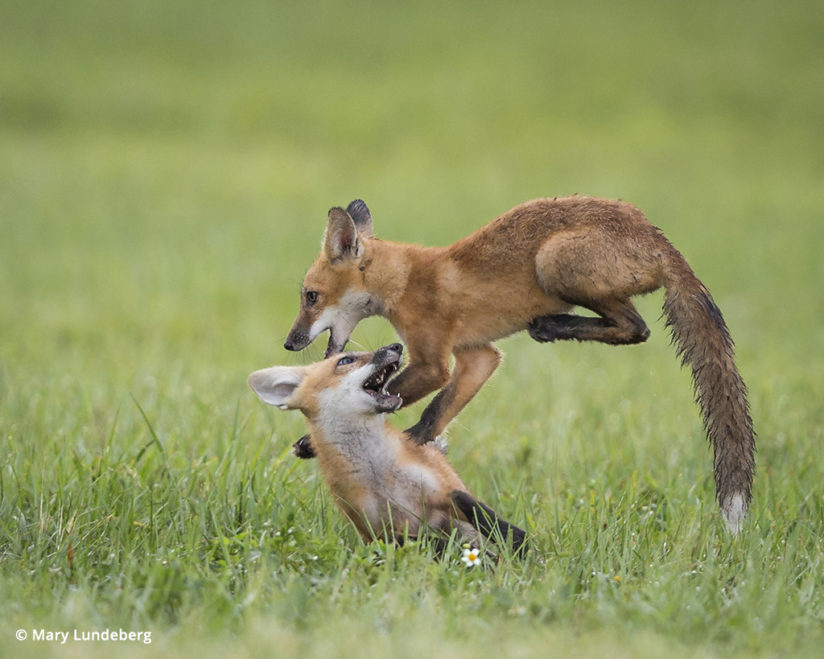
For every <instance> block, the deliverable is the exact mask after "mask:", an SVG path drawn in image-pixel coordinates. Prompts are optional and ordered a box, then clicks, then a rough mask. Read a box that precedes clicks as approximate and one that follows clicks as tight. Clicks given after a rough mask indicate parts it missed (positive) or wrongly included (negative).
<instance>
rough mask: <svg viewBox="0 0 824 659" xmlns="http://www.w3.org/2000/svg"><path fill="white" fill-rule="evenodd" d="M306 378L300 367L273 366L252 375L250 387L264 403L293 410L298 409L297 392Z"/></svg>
mask: <svg viewBox="0 0 824 659" xmlns="http://www.w3.org/2000/svg"><path fill="white" fill-rule="evenodd" d="M305 376H306V371H305V370H304V369H303V368H302V367H300V366H272V367H271V368H263V369H261V370H259V371H255V372H254V373H252V374H251V375H250V376H249V386H250V387H251V388H252V391H254V392H255V393H256V394H257V395H258V397H259V398H260V399H261V400H262V401H263V402H264V403H267V404H269V405H277V406H278V407H279V408H280V409H282V410H291V409H295V408H296V407H297V401H296V400H295V390H296V389H297V388H298V387H299V386H300V383H301V382H303V378H304V377H305Z"/></svg>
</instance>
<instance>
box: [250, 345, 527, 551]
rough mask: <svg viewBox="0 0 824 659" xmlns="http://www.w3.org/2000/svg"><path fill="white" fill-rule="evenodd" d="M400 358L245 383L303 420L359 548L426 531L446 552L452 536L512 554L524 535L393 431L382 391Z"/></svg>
mask: <svg viewBox="0 0 824 659" xmlns="http://www.w3.org/2000/svg"><path fill="white" fill-rule="evenodd" d="M402 353H403V346H402V345H400V344H397V343H395V344H392V345H388V346H384V347H383V348H380V349H379V350H376V351H375V352H347V353H343V354H337V355H335V356H332V357H329V358H327V359H325V360H323V361H320V362H316V363H314V364H311V365H309V366H273V367H270V368H264V369H261V370H258V371H255V372H254V373H252V374H251V375H249V378H248V382H249V386H250V387H251V388H252V390H253V391H254V392H255V393H256V394H257V395H258V397H259V398H260V399H261V400H262V401H263V402H264V403H267V404H269V405H274V406H277V407H278V408H280V409H282V410H300V411H301V412H302V413H303V415H304V416H305V417H306V419H307V421H308V425H309V427H310V430H311V436H312V446H313V448H314V450H315V452H316V454H317V458H318V461H319V463H320V468H321V472H322V474H323V476H324V479H325V481H326V484H327V485H328V487H329V490H330V491H331V492H332V495H333V496H334V499H335V502H336V503H337V505H338V507H339V508H340V510H341V511H342V512H343V514H344V515H345V516H346V517H347V518H348V519H349V520H350V521H351V522H352V523H353V524H354V526H355V528H356V529H357V531H358V533H359V534H360V536H361V538H362V539H363V541H364V542H365V543H369V542H370V541H371V540H373V539H380V540H384V541H385V542H387V543H394V544H402V543H403V542H404V541H405V540H407V539H415V538H417V537H418V536H419V534H420V533H421V532H422V531H424V529H428V530H430V531H434V535H433V536H432V539H433V542H434V544H435V546H436V548H438V547H440V549H441V550H443V549H444V548H445V545H444V544H443V543H444V542H445V540H444V538H445V537H446V536H448V535H449V534H450V533H451V532H452V531H453V530H455V531H457V533H458V535H459V536H460V537H461V538H462V539H463V540H466V541H469V542H474V541H476V540H478V539H479V534H480V535H482V536H484V537H485V538H487V539H492V540H504V541H506V540H510V541H511V544H512V549H513V552H514V553H516V554H517V552H519V551H520V550H521V549H522V548H523V547H525V541H526V532H525V531H523V530H522V529H520V528H518V527H517V526H515V525H513V524H510V523H509V522H507V521H505V520H503V519H501V518H500V517H499V516H498V515H497V514H496V513H495V512H494V511H493V510H492V509H491V508H490V507H489V506H487V505H485V504H483V503H481V502H480V501H477V500H476V499H475V498H474V497H473V496H472V494H471V493H470V492H469V490H468V489H467V488H466V486H465V485H464V483H463V481H461V479H460V477H459V476H458V474H457V473H456V472H455V470H454V469H453V468H452V466H451V465H450V464H449V462H448V460H447V459H446V456H445V455H444V454H443V453H442V452H441V451H440V450H439V449H438V448H436V447H435V446H434V445H433V444H419V443H417V442H415V441H413V440H412V439H410V438H409V436H408V435H406V434H405V433H403V432H401V431H399V430H397V429H395V428H393V427H392V426H390V425H389V423H388V421H387V419H386V416H387V414H389V413H391V412H394V411H395V410H397V409H398V408H400V407H401V405H402V403H403V401H402V399H401V398H400V396H398V394H393V393H389V392H388V391H387V390H386V385H387V384H388V382H389V379H390V377H391V376H392V374H394V373H395V372H396V371H397V370H398V368H399V366H400V362H401V359H402ZM439 542H440V543H442V544H440V545H439Z"/></svg>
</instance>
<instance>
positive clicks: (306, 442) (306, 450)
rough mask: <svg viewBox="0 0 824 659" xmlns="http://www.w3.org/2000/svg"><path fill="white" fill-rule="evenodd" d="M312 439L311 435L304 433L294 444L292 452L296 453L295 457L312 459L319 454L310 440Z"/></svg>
mask: <svg viewBox="0 0 824 659" xmlns="http://www.w3.org/2000/svg"><path fill="white" fill-rule="evenodd" d="M311 439H312V438H311V437H310V436H309V435H304V436H303V437H301V438H300V439H299V440H298V441H296V442H295V443H294V444H292V453H294V455H295V457H298V458H300V459H301V460H311V459H312V458H314V457H316V456H317V454H316V453H315V449H314V448H313V447H312V444H311V442H310V440H311Z"/></svg>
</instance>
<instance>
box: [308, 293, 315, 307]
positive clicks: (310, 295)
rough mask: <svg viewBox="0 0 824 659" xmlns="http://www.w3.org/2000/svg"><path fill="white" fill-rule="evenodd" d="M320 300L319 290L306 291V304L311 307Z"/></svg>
mask: <svg viewBox="0 0 824 659" xmlns="http://www.w3.org/2000/svg"><path fill="white" fill-rule="evenodd" d="M317 301H318V292H317V291H306V304H308V305H309V306H310V307H311V306H312V305H313V304H314V303H315V302H317Z"/></svg>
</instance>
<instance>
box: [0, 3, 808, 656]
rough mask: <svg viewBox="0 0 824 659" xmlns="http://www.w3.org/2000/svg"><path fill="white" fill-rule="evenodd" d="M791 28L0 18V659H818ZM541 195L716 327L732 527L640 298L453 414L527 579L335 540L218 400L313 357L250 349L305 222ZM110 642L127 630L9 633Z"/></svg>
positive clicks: (398, 17) (209, 16) (536, 9)
mask: <svg viewBox="0 0 824 659" xmlns="http://www.w3.org/2000/svg"><path fill="white" fill-rule="evenodd" d="M822 31H824V8H822V6H821V5H820V3H818V4H816V3H805V2H788V3H783V4H782V5H781V7H780V8H779V7H777V6H775V5H774V4H773V3H767V2H750V3H738V2H730V3H711V2H704V1H703V0H702V1H699V2H697V3H688V4H684V5H683V6H682V5H677V4H672V3H653V2H642V1H638V2H631V3H622V4H621V5H620V8H618V7H615V8H610V7H609V6H605V5H604V4H603V3H595V2H579V3H551V4H550V3H544V2H535V3H517V4H515V5H511V6H506V5H505V4H504V3H483V2H482V3H414V4H413V5H412V6H404V7H401V6H397V7H389V6H388V5H385V4H378V3H375V4H373V3H367V2H355V3H341V4H338V3H331V2H310V3H304V4H303V5H301V7H300V8H297V6H291V5H286V3H266V2H259V3H255V2H251V1H250V2H241V3H222V4H218V3H215V4H214V5H212V4H206V3H195V2H174V3H169V2H159V1H154V0H151V1H149V2H142V3H114V4H113V3H102V4H101V3H92V2H73V3H47V2H39V1H32V2H26V3H12V2H9V1H0V61H2V66H0V593H2V597H0V620H2V622H0V655H2V656H43V655H46V656H60V657H63V656H111V655H112V654H114V653H116V654H117V655H123V656H146V654H147V653H152V655H154V656H161V655H163V656H184V655H185V656H190V655H192V654H194V653H195V652H196V653H198V655H199V656H201V657H204V658H207V657H217V656H227V655H228V656H236V657H247V656H248V657H252V656H261V655H262V654H277V655H278V656H299V655H300V656H303V655H307V656H355V655H357V656H367V657H371V656H413V655H414V656H431V655H438V656H441V655H442V656H456V657H463V656H466V657H476V656H486V655H490V654H494V653H500V654H503V655H505V656H514V657H517V656H537V655H540V656H545V655H549V656H569V655H573V656H610V657H612V656H619V657H620V656H626V657H636V656H663V655H666V656H672V657H680V656H707V657H715V656H719V657H720V656H723V657H736V656H740V657H751V656H779V655H780V656H819V652H820V650H819V648H820V647H821V644H822V642H824V596H822V588H823V587H824V576H822V575H824V554H823V553H822V544H821V537H822V535H824V496H822V491H821V482H822V479H824V461H822V459H821V454H820V453H819V451H820V447H821V445H822V441H824V408H822V406H821V403H820V401H821V400H822V399H824V366H822V360H821V359H820V352H821V346H822V345H824V330H822V328H823V327H824V297H823V296H822V295H821V283H822V281H824V265H822V259H821V257H820V254H821V244H822V239H824V229H822V227H821V217H822V214H823V213H824V202H822V196H821V181H822V179H824V160H822V156H821V154H822V153H824V133H822V131H821V126H822V125H824V85H822V82H821V76H820V62H821V61H822V57H823V56H824V46H822V41H821V38H820V37H821V34H822ZM574 192H581V193H590V194H596V195H600V196H606V197H621V198H624V199H628V200H631V201H633V202H634V203H636V204H637V205H639V206H640V207H641V208H643V209H644V210H645V211H646V212H647V214H648V216H649V217H650V219H651V220H652V221H653V223H655V224H657V225H658V226H660V227H662V228H663V229H664V231H665V232H666V234H667V235H668V236H669V237H670V238H671V240H672V241H673V243H674V244H675V245H676V246H677V247H678V248H679V249H680V250H681V251H682V252H683V253H684V254H685V255H686V256H687V258H688V260H689V261H690V263H691V264H692V265H693V267H694V269H695V270H696V272H697V273H698V274H699V276H700V277H701V278H702V279H703V281H704V282H705V283H706V284H707V285H708V286H709V287H710V289H711V290H712V291H713V294H714V296H715V298H716V301H717V302H718V303H719V305H720V307H721V309H722V310H723V312H724V314H725V317H726V319H727V322H728V324H729V326H730V328H731V331H732V333H733V336H734V338H735V340H736V344H737V354H738V361H739V366H740V369H741V371H742V374H743V376H744V378H745V380H746V382H747V383H748V385H749V388H750V396H751V403H752V411H753V416H754V420H755V424H756V429H757V431H758V434H759V453H758V473H757V478H756V482H755V490H754V495H755V498H754V501H753V507H752V510H751V514H750V516H749V518H748V521H747V525H746V528H745V531H744V533H743V534H742V535H741V537H739V538H737V539H732V538H730V537H729V536H728V535H727V533H726V531H725V530H724V528H723V525H722V523H721V521H720V519H719V515H718V513H717V511H716V507H715V505H714V502H713V488H712V479H711V465H710V455H709V450H708V449H707V447H706V443H705V440H704V438H703V433H702V429H701V425H700V421H699V417H698V412H697V410H696V408H695V405H694V403H693V402H692V398H691V392H690V383H689V378H688V376H687V374H686V373H685V372H683V371H681V370H679V368H678V364H677V361H676V359H675V356H674V351H673V350H672V348H671V347H670V346H669V345H668V341H667V337H666V333H665V331H664V328H663V323H662V322H661V321H660V320H657V319H658V316H659V315H660V303H661V297H660V294H653V295H651V296H649V297H648V298H646V299H644V300H642V301H641V303H640V308H641V310H642V313H643V315H644V316H645V318H646V319H647V320H648V323H649V324H650V326H651V327H652V329H653V336H652V338H651V339H650V341H649V342H648V343H647V344H645V345H643V346H639V347H634V348H627V349H616V348H610V347H607V346H600V345H553V346H540V345H537V344H535V343H534V342H531V341H530V340H529V339H528V338H527V337H526V336H518V337H514V338H512V339H509V340H507V341H504V342H501V344H500V345H501V347H502V348H503V350H504V351H505V352H506V354H507V357H506V361H505V363H504V365H503V366H502V367H501V369H500V370H499V372H498V373H497V374H496V376H495V378H494V379H493V380H492V382H490V383H489V384H488V385H487V386H486V387H485V388H484V390H483V391H482V392H481V393H480V394H479V395H478V397H477V398H476V399H475V400H474V401H473V402H472V404H471V405H470V406H469V407H468V408H467V409H466V411H465V412H464V413H463V414H462V415H461V416H460V417H459V418H458V419H457V420H456V422H455V423H454V424H453V425H452V426H451V428H450V441H451V452H450V458H451V460H452V462H453V464H454V466H455V468H456V469H457V470H458V472H459V473H460V474H461V476H462V477H463V479H464V480H465V482H466V483H467V484H468V485H469V486H470V487H471V488H472V489H473V491H474V492H475V493H476V494H477V495H478V496H479V498H481V499H483V500H485V501H487V502H488V503H489V504H491V505H492V506H493V507H495V508H496V509H497V510H499V511H500V512H501V513H502V514H503V515H504V516H505V517H508V518H510V519H512V520H513V521H514V522H515V523H517V524H519V525H520V526H523V527H525V528H527V529H528V530H529V532H530V534H531V535H532V537H533V539H534V544H535V546H536V551H535V552H534V554H532V555H531V556H530V557H529V558H527V559H526V560H525V561H523V562H513V561H511V560H510V559H509V557H508V556H506V555H505V556H504V558H503V561H502V563H501V564H499V565H493V564H491V563H489V562H488V563H487V564H486V565H485V566H484V568H483V569H473V570H466V569H464V568H463V566H462V564H461V563H460V561H459V554H458V552H457V551H456V552H454V553H453V554H451V555H450V556H449V557H448V558H447V559H446V560H444V561H442V562H436V561H433V560H432V555H431V551H430V550H429V549H428V548H426V547H420V546H409V547H404V548H403V549H393V548H391V547H379V546H377V545H372V546H363V545H362V544H361V543H360V541H359V540H358V538H357V535H356V533H355V532H354V530H353V529H352V528H351V527H350V526H349V525H348V524H347V523H346V522H344V520H343V518H342V516H341V515H340V514H339V513H338V511H337V510H336V509H335V508H334V505H333V503H332V501H331V499H330V497H329V496H328V495H327V493H326V491H325V488H324V485H323V483H322V480H321V479H320V477H319V474H318V470H317V465H316V464H312V463H308V462H298V461H296V460H295V459H293V458H292V457H291V456H290V455H289V452H288V451H289V446H290V444H291V442H293V441H294V440H296V439H297V438H298V437H299V436H300V435H301V434H302V433H303V431H304V425H303V421H302V420H301V419H300V418H299V416H298V415H297V414H296V413H293V414H284V413H280V412H278V411H277V410H273V409H270V408H267V407H265V406H263V405H262V404H261V403H260V402H259V401H258V400H257V399H256V398H255V397H254V395H253V394H252V393H251V392H250V391H249V390H248V388H247V387H246V384H245V378H246V375H247V374H248V373H249V372H250V371H252V370H253V369H256V368H260V367H262V366H266V365H269V364H272V363H306V362H309V361H311V360H313V359H316V358H318V357H319V356H320V355H321V351H322V347H318V346H313V347H311V348H310V349H309V350H307V351H306V352H305V353H302V354H298V355H294V354H292V353H287V352H286V351H284V350H283V349H282V348H281V344H282V340H283V338H284V336H285V334H286V332H287V331H288V329H289V326H290V324H291V322H292V320H293V317H294V314H295V313H296V310H297V302H298V300H297V292H298V288H299V284H300V281H301V279H302V275H303V272H304V270H305V268H306V267H307V266H308V264H309V263H310V261H311V259H312V258H314V256H315V253H316V251H317V248H318V245H319V242H320V237H321V232H322V229H323V225H324V220H325V215H326V211H327V209H328V208H329V207H330V206H332V205H338V204H345V203H348V201H350V200H351V199H353V198H355V197H363V198H364V199H366V201H367V203H369V205H370V207H371V209H372V212H373V215H374V218H375V227H376V232H377V233H378V234H379V235H381V236H383V237H386V238H390V239H394V240H403V241H411V242H420V243H426V244H447V243H449V242H451V241H453V240H455V239H457V238H459V237H461V236H463V235H465V234H466V233H468V232H470V231H471V230H473V229H474V228H476V227H477V226H479V225H480V224H482V223H484V222H486V221H488V220H489V219H491V218H493V217H495V216H496V215H497V214H499V213H501V212H503V211H505V210H507V209H508V208H510V207H511V206H513V205H514V204H516V203H518V202H520V201H523V200H526V199H529V198H533V197H537V196H547V195H549V196H552V195H561V194H569V193H574ZM353 338H354V340H355V342H356V344H357V345H361V346H365V347H371V348H374V347H377V346H379V345H382V344H384V343H387V342H389V341H391V340H394V339H395V335H394V333H393V331H392V329H391V328H390V327H389V325H388V324H387V323H386V322H385V321H382V320H378V319H374V320H370V321H367V322H365V323H363V324H362V325H361V326H360V327H359V328H358V330H356V332H355V335H354V337H353ZM420 410H421V406H420V405H417V406H414V407H413V408H412V409H411V410H405V411H403V412H402V413H400V414H399V415H398V417H397V421H396V423H397V424H398V425H399V426H403V427H405V425H409V424H411V423H412V422H413V421H414V420H415V418H416V414H419V413H420ZM109 627H114V628H118V627H122V628H124V629H128V630H149V631H151V632H152V634H153V639H152V640H153V642H152V644H151V645H148V646H147V645H143V644H128V643H122V644H117V645H112V644H104V643H100V644H83V643H72V642H71V641H70V642H69V643H68V644H67V645H66V646H59V645H56V644H47V643H44V642H41V643H36V642H32V641H26V642H23V643H21V642H18V641H17V640H15V638H14V633H15V630H16V629H19V628H22V629H27V630H29V631H30V630H31V629H33V628H38V629H39V628H46V629H58V630H73V629H75V628H76V629H78V630H80V631H83V630H86V631H89V630H93V629H103V628H109Z"/></svg>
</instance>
